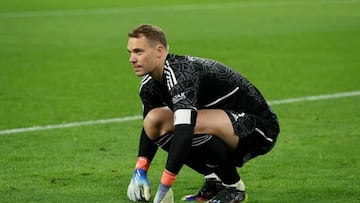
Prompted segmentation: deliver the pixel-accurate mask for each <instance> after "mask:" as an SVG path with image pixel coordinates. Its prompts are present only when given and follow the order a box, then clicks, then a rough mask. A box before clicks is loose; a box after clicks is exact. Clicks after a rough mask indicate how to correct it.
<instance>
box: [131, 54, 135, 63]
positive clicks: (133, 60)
mask: <svg viewBox="0 0 360 203" xmlns="http://www.w3.org/2000/svg"><path fill="white" fill-rule="evenodd" d="M129 62H130V63H135V62H136V57H135V54H130V58H129Z"/></svg>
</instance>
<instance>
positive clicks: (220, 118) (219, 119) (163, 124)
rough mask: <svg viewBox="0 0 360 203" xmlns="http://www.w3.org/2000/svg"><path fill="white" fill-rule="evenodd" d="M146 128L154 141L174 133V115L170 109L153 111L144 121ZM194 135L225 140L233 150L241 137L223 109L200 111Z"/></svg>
mask: <svg viewBox="0 0 360 203" xmlns="http://www.w3.org/2000/svg"><path fill="white" fill-rule="evenodd" d="M144 128H145V132H146V134H147V135H148V137H149V138H150V139H152V140H155V139H156V138H158V137H160V136H162V135H165V134H167V133H171V132H173V131H174V114H173V112H172V111H171V110H170V109H169V108H168V107H159V108H155V109H153V110H151V111H150V112H149V113H148V114H147V116H146V117H145V119H144ZM194 134H211V135H215V136H217V137H219V138H220V139H221V140H223V141H224V142H225V143H226V145H227V146H229V147H230V148H231V149H235V148H236V146H237V144H238V142H239V137H238V136H236V135H235V133H234V128H233V126H232V123H231V121H230V119H229V117H228V115H227V114H226V113H225V111H223V110H221V109H201V110H198V115H197V120H196V125H195V130H194Z"/></svg>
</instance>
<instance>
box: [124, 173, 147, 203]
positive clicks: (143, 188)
mask: <svg viewBox="0 0 360 203" xmlns="http://www.w3.org/2000/svg"><path fill="white" fill-rule="evenodd" d="M127 195H128V197H129V199H130V200H131V201H134V202H136V201H146V202H148V201H149V200H150V196H151V190H150V181H149V179H148V178H147V175H146V171H145V170H144V169H135V171H134V175H133V177H132V178H131V181H130V184H129V186H128V190H127Z"/></svg>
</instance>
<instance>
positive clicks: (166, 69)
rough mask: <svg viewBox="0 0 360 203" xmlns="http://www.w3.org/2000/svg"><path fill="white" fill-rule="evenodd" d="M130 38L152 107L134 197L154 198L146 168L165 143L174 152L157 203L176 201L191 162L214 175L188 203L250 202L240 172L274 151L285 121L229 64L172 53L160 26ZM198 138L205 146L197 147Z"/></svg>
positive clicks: (148, 105) (146, 109)
mask: <svg viewBox="0 0 360 203" xmlns="http://www.w3.org/2000/svg"><path fill="white" fill-rule="evenodd" d="M128 36H129V40H128V45H127V50H128V52H129V54H130V58H129V61H130V63H131V65H132V66H133V68H134V71H135V74H136V75H137V76H142V77H143V79H142V82H141V87H140V97H141V100H142V103H143V106H144V109H143V116H144V122H143V130H142V133H141V137H140V144H139V153H138V161H137V164H136V167H135V168H136V169H135V172H134V176H133V178H132V180H131V182H130V185H129V187H128V196H129V198H130V200H133V201H148V200H149V199H150V192H149V187H148V185H149V184H148V182H147V178H146V171H147V169H148V167H149V165H150V163H151V160H152V159H153V157H154V156H155V153H156V151H157V148H158V145H159V146H161V147H162V148H164V149H165V150H167V151H168V158H167V162H166V165H165V168H164V171H163V174H162V177H161V180H160V184H159V187H158V191H157V192H156V195H155V198H154V202H155V203H160V202H164V203H165V202H171V200H167V198H169V197H170V199H171V196H172V195H171V194H172V190H171V186H172V185H173V183H174V181H175V179H176V175H177V174H178V173H179V171H180V170H181V168H182V166H183V165H184V164H187V165H189V166H190V167H192V168H193V169H195V170H196V171H198V172H199V173H201V174H204V175H205V177H206V178H208V179H206V181H205V185H204V186H205V187H204V188H202V189H201V190H200V192H199V193H198V194H197V195H195V196H192V197H188V198H187V199H186V200H193V199H194V200H198V199H202V198H203V199H210V200H209V201H210V202H217V203H220V202H242V201H243V200H244V199H245V186H244V184H243V182H242V180H241V178H240V176H239V174H238V173H237V171H236V167H241V166H242V165H243V164H244V163H245V162H246V161H248V160H250V159H252V158H254V157H256V156H258V155H262V154H265V153H267V152H269V151H270V150H271V149H272V147H273V146H274V144H275V143H276V139H277V135H278V133H279V124H278V121H277V117H276V115H275V114H274V113H273V111H272V110H271V109H270V107H269V106H268V104H267V102H266V101H265V99H264V97H263V96H262V94H261V93H260V92H259V90H258V89H257V88H256V87H255V86H254V85H253V84H252V83H250V82H249V81H248V80H247V79H246V78H245V77H244V76H242V75H241V74H240V73H237V72H235V71H234V70H233V69H231V68H230V67H228V66H226V65H224V64H222V63H219V62H217V61H214V60H210V59H203V58H198V57H192V56H180V55H175V54H169V53H168V45H167V41H166V37H165V34H164V32H163V31H162V30H161V29H160V28H158V27H156V26H153V25H148V24H145V25H140V26H138V27H136V28H135V29H134V30H132V31H131V32H130V33H129V34H128ZM207 136H210V137H211V139H209V138H208V139H209V140H206V139H205V138H206V137H207ZM198 139H199V140H200V143H202V145H200V146H202V147H200V148H196V147H195V145H194V143H197V140H198ZM202 139H204V140H202ZM222 143H225V145H224V146H223V147H221V145H222ZM197 154H200V155H199V156H195V155H197ZM209 154H214V156H213V157H212V156H209ZM216 155H218V156H216ZM201 160H204V161H201ZM221 171H227V172H226V173H221ZM210 180H211V181H212V182H211V184H208V183H209V181H210ZM217 183H220V185H221V186H222V187H221V189H220V190H214V192H209V191H212V190H213V189H214V188H216V187H207V186H208V185H219V184H217ZM209 188H210V189H209Z"/></svg>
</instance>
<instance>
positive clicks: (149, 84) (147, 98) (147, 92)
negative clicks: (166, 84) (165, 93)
mask: <svg viewBox="0 0 360 203" xmlns="http://www.w3.org/2000/svg"><path fill="white" fill-rule="evenodd" d="M139 94H140V98H141V102H142V105H143V117H144V118H145V116H146V115H147V113H148V112H149V111H150V110H151V109H153V108H156V107H161V106H165V104H164V102H163V100H162V96H161V95H160V94H161V93H160V89H159V87H158V86H157V85H156V83H155V81H154V80H153V79H152V78H151V77H150V76H149V75H147V76H145V77H144V78H143V80H142V81H141V85H140V92H139Z"/></svg>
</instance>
